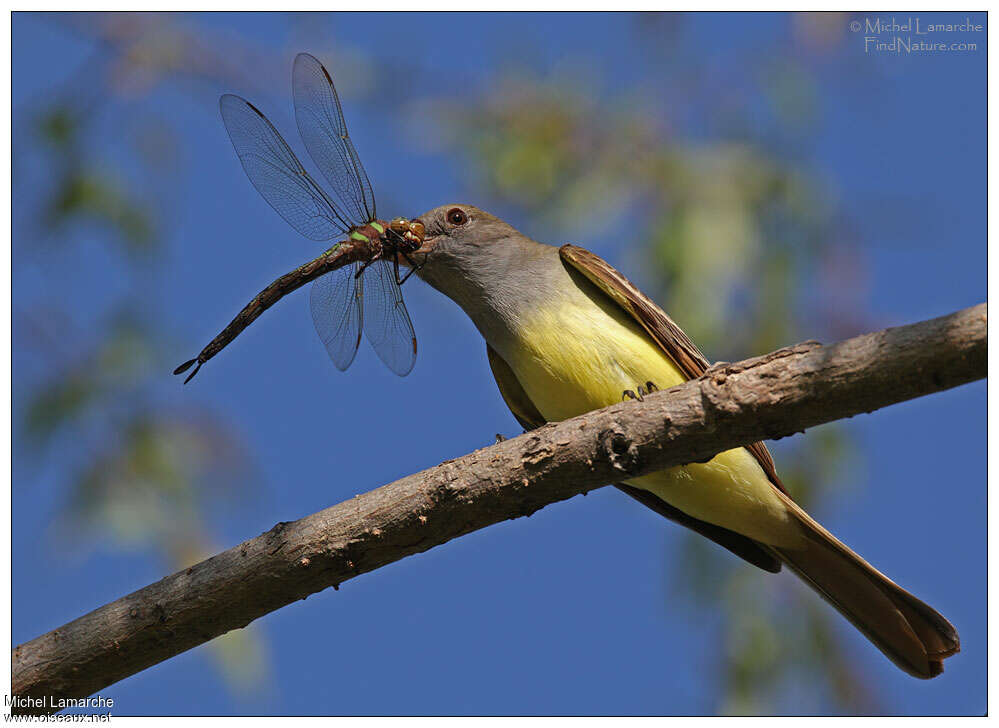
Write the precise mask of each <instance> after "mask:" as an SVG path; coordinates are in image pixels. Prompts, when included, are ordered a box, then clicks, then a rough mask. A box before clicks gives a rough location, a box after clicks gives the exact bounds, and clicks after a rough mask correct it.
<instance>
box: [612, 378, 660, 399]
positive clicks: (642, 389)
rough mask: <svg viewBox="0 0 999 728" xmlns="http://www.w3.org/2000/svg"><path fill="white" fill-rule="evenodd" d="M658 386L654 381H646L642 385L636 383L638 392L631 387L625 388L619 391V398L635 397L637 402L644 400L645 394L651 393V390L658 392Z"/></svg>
mask: <svg viewBox="0 0 999 728" xmlns="http://www.w3.org/2000/svg"><path fill="white" fill-rule="evenodd" d="M658 391H659V387H657V386H656V385H655V382H646V383H645V384H644V385H642V384H640V385H638V394H635V391H634V390H632V389H626V390H624V391H623V392H622V393H621V400H622V401H624V400H626V399H635V400H638V401H639V402H644V401H645V395H647V394H652V393H653V392H658Z"/></svg>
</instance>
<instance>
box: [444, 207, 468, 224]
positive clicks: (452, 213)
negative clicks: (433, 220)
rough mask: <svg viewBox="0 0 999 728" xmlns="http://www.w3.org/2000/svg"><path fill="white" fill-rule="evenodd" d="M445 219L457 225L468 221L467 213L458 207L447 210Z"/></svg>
mask: <svg viewBox="0 0 999 728" xmlns="http://www.w3.org/2000/svg"><path fill="white" fill-rule="evenodd" d="M447 221H448V222H449V223H451V224H452V225H454V226H455V227H457V226H459V225H464V224H465V223H466V222H468V215H466V214H465V211H464V210H462V209H461V208H460V207H452V208H451V209H450V210H448V211H447Z"/></svg>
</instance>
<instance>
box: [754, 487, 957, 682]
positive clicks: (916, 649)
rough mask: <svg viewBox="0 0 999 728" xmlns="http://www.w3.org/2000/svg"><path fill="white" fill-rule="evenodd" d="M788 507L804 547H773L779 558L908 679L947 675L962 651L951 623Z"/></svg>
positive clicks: (799, 510)
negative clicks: (947, 662)
mask: <svg viewBox="0 0 999 728" xmlns="http://www.w3.org/2000/svg"><path fill="white" fill-rule="evenodd" d="M786 502H787V504H788V508H789V510H790V511H791V513H792V514H793V515H794V516H795V517H796V518H797V520H798V521H799V522H800V524H801V527H802V531H803V533H804V534H805V540H804V546H803V547H802V548H794V549H790V548H775V547H771V548H772V550H773V552H774V554H775V555H776V556H777V557H778V558H779V559H780V560H781V561H782V562H783V563H784V564H786V565H787V566H788V568H789V569H791V570H792V571H793V572H794V573H796V574H797V575H798V576H800V577H801V578H802V579H803V580H804V581H805V583H807V584H809V585H810V586H811V587H812V588H813V589H815V591H817V592H818V593H819V594H820V595H821V596H822V597H823V598H824V599H825V600H826V601H827V602H829V603H830V604H831V605H832V606H834V607H836V609H837V610H839V612H840V613H841V614H842V615H843V616H844V617H846V618H847V619H849V620H850V621H851V622H852V623H853V624H854V626H856V627H857V628H858V629H859V630H860V631H861V632H863V633H864V634H865V635H866V636H867V638H868V639H870V640H871V642H873V643H874V644H875V645H876V646H877V647H878V649H880V650H881V651H882V652H883V653H884V654H885V655H886V656H887V657H888V658H889V659H890V660H891V661H892V662H894V663H895V664H896V665H898V666H899V667H900V668H902V669H903V670H905V671H906V672H907V673H909V674H910V675H913V676H915V677H919V678H924V679H928V678H931V677H936V676H937V675H939V674H940V673H941V672H943V661H944V658H946V657H950V656H951V655H953V654H955V653H956V652H958V651H959V650H960V649H961V643H960V640H959V638H958V636H957V631H956V630H955V629H954V627H953V626H952V625H951V623H950V622H948V621H947V620H946V619H944V617H943V616H942V615H940V614H939V613H938V612H937V611H936V610H934V609H933V608H932V607H930V606H928V605H927V604H924V603H923V602H921V601H920V600H918V599H916V597H914V596H912V595H911V594H910V593H909V592H907V591H905V590H904V589H902V588H901V587H900V586H898V585H897V584H896V583H895V582H893V581H891V580H890V579H889V578H888V577H886V576H885V575H884V574H882V573H881V572H880V571H878V570H877V569H875V568H874V567H873V566H871V565H870V564H868V563H867V562H866V561H864V560H863V559H862V558H860V556H858V555H857V554H855V553H854V552H853V551H851V550H850V549H849V548H847V547H846V546H845V545H844V544H843V543H841V542H840V541H839V540H837V539H836V538H835V537H834V536H833V535H832V534H831V533H829V532H828V531H826V530H825V529H824V528H823V527H822V526H821V525H819V524H818V523H817V522H816V521H815V520H813V519H812V518H811V517H810V516H809V515H808V514H807V513H805V512H804V511H803V510H802V509H801V508H800V507H799V506H797V505H796V504H795V503H794V502H793V501H791V499H790V498H787V499H786Z"/></svg>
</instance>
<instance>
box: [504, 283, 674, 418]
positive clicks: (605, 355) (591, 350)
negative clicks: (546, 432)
mask: <svg viewBox="0 0 999 728" xmlns="http://www.w3.org/2000/svg"><path fill="white" fill-rule="evenodd" d="M517 329H518V330H517V332H516V335H515V341H513V342H511V343H512V346H510V347H509V348H510V349H511V351H510V352H508V354H507V362H508V363H509V364H510V366H511V368H512V369H513V370H514V373H515V374H516V375H517V379H518V380H519V381H520V383H521V385H522V386H523V387H524V390H525V391H526V392H527V394H528V396H529V397H530V398H531V401H532V402H533V403H534V404H535V406H536V407H537V408H538V410H539V411H540V412H541V414H542V415H544V417H545V419H547V420H549V421H558V420H564V419H567V418H569V417H575V416H576V415H580V414H583V413H584V412H589V411H590V410H594V409H598V408H600V407H606V406H607V405H610V404H614V403H615V402H620V401H621V397H622V393H623V392H624V390H626V389H630V390H636V391H637V388H638V387H639V386H641V385H644V384H645V382H647V381H652V382H654V383H655V385H656V386H657V387H659V388H660V389H666V388H667V387H672V386H674V385H676V384H679V383H680V382H682V381H683V380H684V377H683V375H682V374H681V373H680V371H679V370H678V369H677V367H676V366H675V365H674V364H673V362H672V361H671V360H670V359H669V357H667V356H666V355H665V354H664V353H663V351H662V350H661V349H660V348H659V347H658V346H657V345H656V344H655V343H654V342H652V340H651V339H650V338H649V336H648V334H646V333H645V331H644V330H643V329H642V328H641V327H640V326H639V325H638V324H637V323H636V322H635V321H634V320H632V319H631V318H630V317H629V316H627V314H625V313H624V312H623V311H620V310H619V309H617V308H616V307H608V306H601V305H596V304H595V303H594V301H592V300H591V299H590V298H588V297H586V296H585V295H584V294H582V292H580V295H578V296H566V297H565V299H564V300H562V301H560V302H558V303H557V304H555V305H552V304H548V305H546V306H544V307H539V308H537V309H534V310H530V311H527V312H525V313H524V314H523V315H522V317H521V321H520V324H519V326H518V327H517Z"/></svg>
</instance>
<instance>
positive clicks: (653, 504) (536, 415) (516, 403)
mask: <svg viewBox="0 0 999 728" xmlns="http://www.w3.org/2000/svg"><path fill="white" fill-rule="evenodd" d="M486 354H487V356H488V357H489V367H490V369H492V370H493V377H494V378H495V379H496V385H497V386H498V387H499V391H500V394H501V395H503V401H504V402H506V406H507V407H509V408H510V411H511V412H512V413H513V416H514V417H516V418H517V422H519V423H520V425H521V427H523V428H524V429H525V430H533V429H534V428H536V427H541V425H543V424H545V418H544V417H543V416H542V415H541V413H540V412H538V410H537V408H536V407H535V406H534V403H533V402H531V398H530V397H528V396H527V392H525V391H524V388H523V387H522V386H521V384H520V380H519V379H517V375H516V374H514V373H513V370H512V369H511V368H510V366H509V365H508V364H507V363H506V362H505V361H504V360H503V358H502V357H501V356H500V355H499V354H497V353H496V351H495V350H494V349H493V348H492V347H491V346H489V345H488V344H486ZM617 487H618V488H620V489H621V490H622V491H624V492H625V493H627V494H628V495H630V496H631V497H632V498H634V499H635V500H637V501H638V502H639V503H641V504H643V505H645V506H647V507H648V508H651V509H652V510H654V511H655V512H656V513H658V514H659V515H661V516H665V517H666V518H668V519H669V520H671V521H674V522H676V523H679V524H680V525H681V526H686V527H687V528H689V529H691V530H692V531H696V532H697V533H699V534H701V535H702V536H704V537H706V538H709V539H711V540H712V541H714V542H715V543H716V544H718V545H719V546H721V547H723V548H726V549H728V550H729V551H731V552H732V553H733V554H735V555H736V556H740V557H742V558H743V559H745V560H746V561H748V562H749V563H751V564H753V565H754V566H758V567H760V568H761V569H764V570H765V571H770V572H773V573H776V572H778V571H780V560H779V559H777V558H775V557H774V555H773V554H771V553H770V552H769V551H767V550H766V549H764V548H762V547H761V546H760V545H759V544H758V543H756V542H755V541H753V540H752V539H751V538H747V537H746V536H743V535H742V534H739V533H736V532H735V531H729V530H728V529H726V528H722V527H721V526H716V525H714V524H713V523H708V522H707V521H700V520H698V519H696V518H693V517H692V516H688V515H687V514H686V513H684V512H683V511H681V510H680V509H679V508H675V507H673V506H671V505H670V504H669V503H667V502H666V501H664V500H663V499H661V498H659V497H658V496H656V495H655V494H653V493H650V492H649V491H646V490H641V489H640V488H633V487H631V486H630V485H624V484H621V483H619V484H618V485H617Z"/></svg>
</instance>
